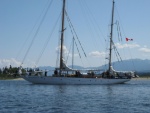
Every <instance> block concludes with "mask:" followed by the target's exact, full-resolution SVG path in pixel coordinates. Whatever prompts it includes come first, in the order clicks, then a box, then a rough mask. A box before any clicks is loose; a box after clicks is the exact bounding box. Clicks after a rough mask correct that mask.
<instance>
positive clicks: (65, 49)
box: [56, 46, 69, 54]
mask: <svg viewBox="0 0 150 113" xmlns="http://www.w3.org/2000/svg"><path fill="white" fill-rule="evenodd" d="M59 51H60V46H59V47H57V48H56V52H57V53H58V52H59ZM63 52H64V54H68V53H69V51H68V49H67V47H66V46H63Z"/></svg>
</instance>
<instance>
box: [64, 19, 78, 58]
mask: <svg viewBox="0 0 150 113" xmlns="http://www.w3.org/2000/svg"><path fill="white" fill-rule="evenodd" d="M67 20H68V23H69V27H70V30H71V34H72V35H73V38H74V33H73V31H72V27H71V24H70V21H69V18H68V17H67ZM74 41H75V43H76V40H75V38H74ZM76 47H78V46H77V43H76ZM78 53H80V52H79V49H78ZM80 58H81V55H80Z"/></svg>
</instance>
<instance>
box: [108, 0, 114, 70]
mask: <svg viewBox="0 0 150 113" xmlns="http://www.w3.org/2000/svg"><path fill="white" fill-rule="evenodd" d="M114 5H115V1H114V0H113V4H112V17H111V32H110V49H109V72H110V67H111V65H112V64H111V60H112V43H113V40H112V38H113V26H114Z"/></svg>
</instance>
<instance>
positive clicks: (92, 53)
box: [89, 51, 106, 57]
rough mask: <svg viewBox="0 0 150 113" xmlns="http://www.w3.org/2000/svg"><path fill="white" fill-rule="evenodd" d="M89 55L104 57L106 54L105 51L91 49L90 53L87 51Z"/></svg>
mask: <svg viewBox="0 0 150 113" xmlns="http://www.w3.org/2000/svg"><path fill="white" fill-rule="evenodd" d="M89 55H90V56H93V57H104V56H105V55H106V53H105V52H99V51H93V52H91V53H89Z"/></svg>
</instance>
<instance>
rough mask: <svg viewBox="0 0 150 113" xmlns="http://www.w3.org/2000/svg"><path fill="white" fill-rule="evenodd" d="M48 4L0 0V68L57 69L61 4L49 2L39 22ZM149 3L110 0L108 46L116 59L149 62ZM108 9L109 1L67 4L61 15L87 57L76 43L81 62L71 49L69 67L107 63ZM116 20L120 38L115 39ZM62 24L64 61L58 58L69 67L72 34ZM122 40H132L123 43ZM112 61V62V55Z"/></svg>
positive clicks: (148, 0)
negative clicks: (112, 47)
mask: <svg viewBox="0 0 150 113" xmlns="http://www.w3.org/2000/svg"><path fill="white" fill-rule="evenodd" d="M49 3H51V0H0V15H1V17H0V67H4V66H9V65H10V64H11V65H12V66H19V65H21V62H23V66H24V67H27V66H28V67H33V66H35V65H36V66H56V65H58V64H57V51H58V48H59V44H58V42H59V38H60V27H61V22H60V19H61V7H62V0H53V1H52V4H51V5H50V7H49V10H48V12H47V14H46V16H45V18H43V15H44V14H45V12H46V8H47V7H48V4H49ZM149 4H150V0H116V1H115V19H114V24H115V25H114V43H115V45H116V47H117V49H118V51H119V53H120V56H121V57H122V59H135V58H138V59H150V44H149V43H150V38H149V36H150V32H149V29H150V22H149V21H150V16H149V11H150V7H149ZM111 8H112V0H67V3H66V10H67V13H68V15H69V18H70V20H71V23H72V24H73V26H74V29H75V31H76V33H77V35H78V38H79V40H80V42H81V44H82V47H83V48H84V52H85V53H86V55H87V57H86V58H85V57H84V53H83V52H82V49H81V47H80V44H79V43H78V41H77V39H76V41H77V45H78V49H79V51H80V54H81V58H82V59H80V57H79V54H78V52H77V49H76V48H75V50H74V51H75V57H74V59H75V62H74V64H75V65H80V66H84V67H90V66H100V65H103V64H105V63H107V62H108V61H107V60H106V59H105V58H106V57H107V56H108V39H109V33H110V20H111ZM40 15H41V16H40ZM42 19H43V20H44V21H43V22H42V21H41V20H42ZM40 22H42V24H41V26H40ZM117 22H119V28H120V32H121V36H122V37H118V32H117V24H116V23H117ZM65 23H66V24H65V28H66V30H65V48H64V49H65V56H68V60H67V57H65V58H64V59H65V61H66V62H67V64H68V65H70V64H71V56H72V55H71V51H72V49H70V48H71V42H72V37H73V36H72V35H71V32H70V28H69V24H68V22H67V20H66V21H65ZM34 26H35V27H34ZM39 26H40V27H39ZM38 28H39V30H37V29H38ZM37 31H38V33H37V35H36V32H37ZM120 32H119V33H120ZM126 37H128V38H133V41H128V42H126V41H125V38H126ZM33 39H34V42H33V44H32V46H31V48H30V51H29V52H28V54H27V56H26V57H25V59H24V56H25V54H26V51H27V49H28V48H29V47H30V44H31V41H32V40H33ZM121 39H122V41H120V40H121ZM45 45H46V46H45ZM43 48H45V49H44V52H43V54H42V56H41V57H40V53H42V49H43ZM23 59H24V60H23ZM38 59H39V61H38ZM113 60H114V61H116V58H115V55H113Z"/></svg>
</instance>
